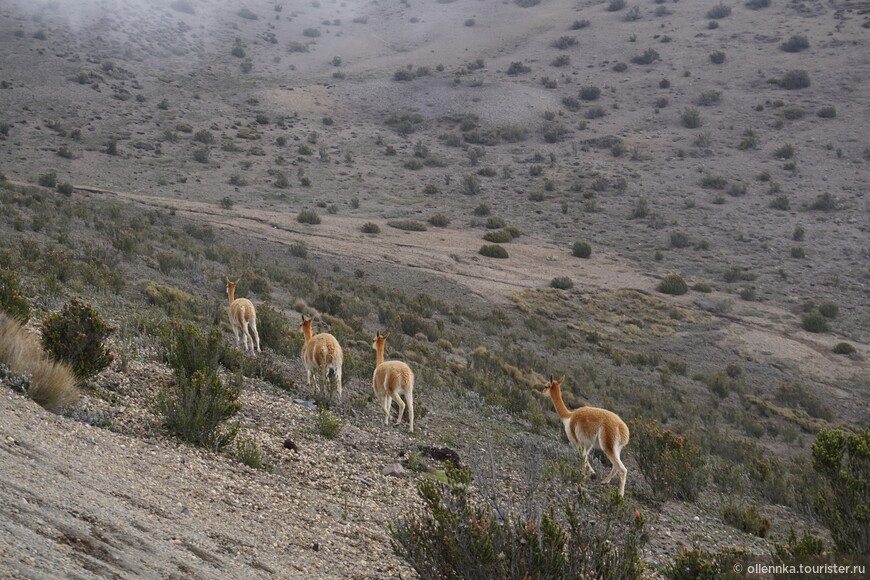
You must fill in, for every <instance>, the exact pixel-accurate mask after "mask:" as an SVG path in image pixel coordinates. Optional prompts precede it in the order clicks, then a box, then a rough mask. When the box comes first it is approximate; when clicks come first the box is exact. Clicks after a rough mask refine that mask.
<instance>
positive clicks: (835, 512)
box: [813, 429, 870, 556]
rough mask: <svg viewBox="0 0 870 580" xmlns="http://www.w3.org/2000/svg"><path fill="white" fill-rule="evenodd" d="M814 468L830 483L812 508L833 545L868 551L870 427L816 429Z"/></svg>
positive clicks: (856, 551)
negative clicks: (851, 430) (855, 429)
mask: <svg viewBox="0 0 870 580" xmlns="http://www.w3.org/2000/svg"><path fill="white" fill-rule="evenodd" d="M813 468H814V469H815V471H816V472H817V473H819V474H820V475H821V476H822V477H823V478H825V480H826V483H827V485H828V486H829V487H828V489H827V490H826V492H825V493H822V494H820V495H819V496H818V498H817V499H816V503H815V510H816V513H817V514H819V517H820V518H821V520H822V521H823V522H824V523H825V525H826V526H827V527H828V529H829V530H830V532H831V538H832V539H833V540H834V544H835V546H836V547H837V549H838V550H839V551H841V552H843V553H846V554H863V555H864V556H866V555H868V554H870V533H868V530H870V510H868V506H870V485H868V482H870V430H867V429H859V430H857V432H856V433H848V434H847V433H844V432H843V431H841V430H839V429H823V430H822V431H819V434H818V435H817V436H816V440H815V442H814V443H813Z"/></svg>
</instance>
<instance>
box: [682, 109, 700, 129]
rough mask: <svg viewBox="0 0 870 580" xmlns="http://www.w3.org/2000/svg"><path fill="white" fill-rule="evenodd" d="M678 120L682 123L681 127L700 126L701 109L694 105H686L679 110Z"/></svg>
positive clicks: (692, 127)
mask: <svg viewBox="0 0 870 580" xmlns="http://www.w3.org/2000/svg"><path fill="white" fill-rule="evenodd" d="M680 121H681V122H682V123H683V127H686V128H688V129H697V128H698V127H700V126H701V111H699V110H698V109H696V108H695V107H686V108H685V109H683V110H682V111H680Z"/></svg>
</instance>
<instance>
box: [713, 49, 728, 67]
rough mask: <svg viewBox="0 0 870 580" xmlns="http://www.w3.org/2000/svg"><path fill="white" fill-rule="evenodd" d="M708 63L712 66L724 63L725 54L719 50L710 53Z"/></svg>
mask: <svg viewBox="0 0 870 580" xmlns="http://www.w3.org/2000/svg"><path fill="white" fill-rule="evenodd" d="M710 62H712V63H713V64H722V63H723V62H725V53H724V52H722V51H721V50H716V51H713V52H711V53H710Z"/></svg>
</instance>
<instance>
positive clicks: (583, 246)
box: [571, 241, 592, 258]
mask: <svg viewBox="0 0 870 580" xmlns="http://www.w3.org/2000/svg"><path fill="white" fill-rule="evenodd" d="M571 255H572V256H574V257H576V258H588V257H589V256H591V255H592V246H591V245H589V242H583V241H576V242H574V246H573V247H572V248H571Z"/></svg>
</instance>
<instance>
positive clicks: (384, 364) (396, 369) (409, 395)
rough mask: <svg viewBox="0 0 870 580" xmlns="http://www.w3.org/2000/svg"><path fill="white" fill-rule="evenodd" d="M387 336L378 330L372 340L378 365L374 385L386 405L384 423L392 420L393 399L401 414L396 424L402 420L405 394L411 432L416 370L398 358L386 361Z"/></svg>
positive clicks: (373, 378) (373, 376)
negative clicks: (385, 346) (385, 344)
mask: <svg viewBox="0 0 870 580" xmlns="http://www.w3.org/2000/svg"><path fill="white" fill-rule="evenodd" d="M387 336H389V335H382V334H381V333H380V331H378V334H377V336H375V338H374V341H373V342H372V348H373V349H375V352H376V353H377V355H376V361H377V366H376V367H375V372H374V374H373V375H372V386H373V387H374V389H375V397H376V398H377V399H378V400H380V401H381V403H382V404H383V407H384V425H387V424H389V422H390V410H391V409H392V407H393V403H392V401H395V402H396V404H397V405H398V406H399V416H398V417H397V418H396V425H398V424H400V423H401V422H402V415H403V414H404V413H405V401H403V400H402V397H401V396H400V395H403V394H404V395H405V400H406V401H408V426H409V428H410V429H411V432H412V433H413V432H414V371H412V370H411V367H409V366H408V365H406V364H405V363H403V362H402V361H398V360H388V361H384V343H386V341H387Z"/></svg>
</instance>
